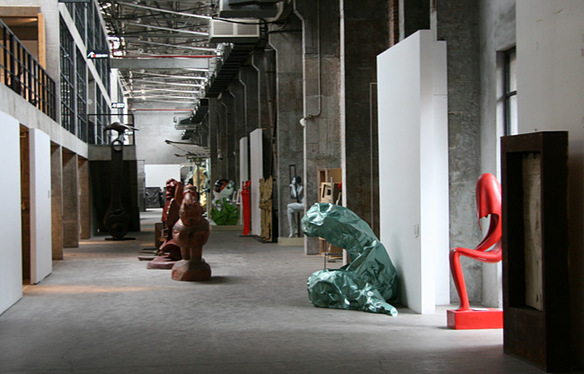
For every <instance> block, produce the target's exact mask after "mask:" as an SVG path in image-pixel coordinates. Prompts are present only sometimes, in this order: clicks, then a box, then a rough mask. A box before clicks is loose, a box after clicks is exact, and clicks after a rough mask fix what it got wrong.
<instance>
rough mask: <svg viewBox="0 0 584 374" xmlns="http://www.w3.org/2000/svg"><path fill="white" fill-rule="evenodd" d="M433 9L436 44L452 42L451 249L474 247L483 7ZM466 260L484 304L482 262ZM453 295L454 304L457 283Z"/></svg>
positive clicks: (475, 295) (440, 5)
mask: <svg viewBox="0 0 584 374" xmlns="http://www.w3.org/2000/svg"><path fill="white" fill-rule="evenodd" d="M435 5H436V8H435V14H433V16H434V17H435V18H436V25H437V26H436V27H437V29H436V30H435V31H436V34H437V36H438V40H446V41H447V42H448V52H447V53H448V56H447V61H448V145H449V149H450V151H449V197H450V207H449V209H450V247H457V246H462V247H468V246H471V247H472V246H473V245H474V244H476V243H479V242H480V239H481V235H480V231H479V228H478V225H477V219H476V215H475V211H476V210H475V209H476V208H475V206H476V203H475V200H474V199H475V185H476V181H477V179H478V177H479V175H480V159H481V117H480V115H481V113H480V105H479V104H480V102H481V95H480V83H481V82H480V70H481V69H480V57H479V56H480V55H479V53H480V37H479V28H478V24H479V5H478V2H475V1H472V2H452V1H447V2H440V1H439V2H436V4H435ZM461 14H464V17H461V16H460V15H461ZM462 260H464V261H461V262H462V266H463V271H464V274H465V279H466V286H467V291H468V296H469V299H470V301H471V302H479V303H480V302H481V301H482V275H481V269H482V267H481V264H480V263H478V262H477V261H474V260H470V259H467V258H463V259H462ZM451 295H452V299H453V300H452V301H453V302H454V301H456V299H457V296H456V295H457V293H456V290H455V289H454V286H453V285H452V286H451Z"/></svg>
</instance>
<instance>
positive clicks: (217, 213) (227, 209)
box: [211, 197, 239, 225]
mask: <svg viewBox="0 0 584 374" xmlns="http://www.w3.org/2000/svg"><path fill="white" fill-rule="evenodd" d="M211 219H212V220H213V222H215V224H217V225H236V224H237V221H238V220H239V208H238V207H237V205H235V204H234V203H232V202H231V201H230V200H229V199H227V198H225V197H224V198H222V199H221V200H217V201H216V202H214V203H213V207H212V208H211Z"/></svg>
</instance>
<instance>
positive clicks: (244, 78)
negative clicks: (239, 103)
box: [239, 65, 259, 136]
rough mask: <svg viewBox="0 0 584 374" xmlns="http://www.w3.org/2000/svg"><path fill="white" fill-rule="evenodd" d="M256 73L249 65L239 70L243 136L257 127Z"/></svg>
mask: <svg viewBox="0 0 584 374" xmlns="http://www.w3.org/2000/svg"><path fill="white" fill-rule="evenodd" d="M257 74H258V73H257V71H256V69H254V68H253V66H251V65H247V66H242V67H241V68H240V69H239V81H240V82H241V84H243V86H244V91H245V98H244V100H245V107H246V112H245V134H246V136H247V135H249V133H250V132H252V131H253V130H255V129H256V128H258V127H259V109H258V103H259V98H258V78H257Z"/></svg>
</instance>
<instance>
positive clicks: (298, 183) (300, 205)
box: [287, 177, 304, 238]
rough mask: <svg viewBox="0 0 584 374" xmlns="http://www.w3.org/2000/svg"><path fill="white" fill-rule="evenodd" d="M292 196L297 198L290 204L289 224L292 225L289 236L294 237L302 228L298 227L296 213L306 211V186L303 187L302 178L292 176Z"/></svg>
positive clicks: (288, 210)
mask: <svg viewBox="0 0 584 374" xmlns="http://www.w3.org/2000/svg"><path fill="white" fill-rule="evenodd" d="M290 197H291V198H292V199H294V200H296V201H295V202H293V203H290V204H288V207H287V208H288V209H287V213H288V225H289V227H290V235H289V237H290V238H292V237H294V234H295V233H297V232H298V231H297V230H299V229H300V228H298V227H296V226H297V225H296V222H295V220H294V213H299V212H303V211H304V187H302V178H300V177H294V178H292V183H291V184H290Z"/></svg>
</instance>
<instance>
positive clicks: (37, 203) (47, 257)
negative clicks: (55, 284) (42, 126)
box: [29, 129, 53, 284]
mask: <svg viewBox="0 0 584 374" xmlns="http://www.w3.org/2000/svg"><path fill="white" fill-rule="evenodd" d="M29 142H30V143H29V145H30V252H31V253H30V267H31V269H30V282H31V283H33V284H35V283H38V282H40V281H41V280H43V279H44V278H45V277H46V276H47V275H49V274H50V273H51V271H52V270H53V263H52V251H53V249H52V239H51V234H52V230H51V141H50V138H49V135H48V134H46V133H44V132H42V131H41V130H38V129H30V133H29Z"/></svg>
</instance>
